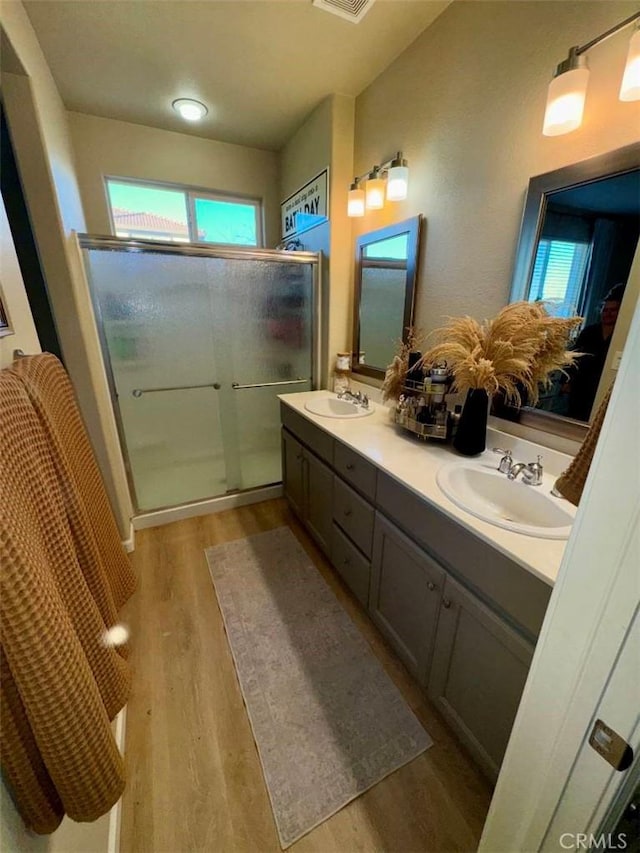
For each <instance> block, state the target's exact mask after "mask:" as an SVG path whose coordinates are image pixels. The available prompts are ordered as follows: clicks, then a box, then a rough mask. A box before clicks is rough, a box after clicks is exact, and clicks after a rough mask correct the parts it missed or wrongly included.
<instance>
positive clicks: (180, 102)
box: [171, 98, 209, 121]
mask: <svg viewBox="0 0 640 853" xmlns="http://www.w3.org/2000/svg"><path fill="white" fill-rule="evenodd" d="M171 106H172V107H173V108H174V110H175V111H176V112H177V113H178V115H180V116H182V118H183V119H186V121H200V119H201V118H204V117H205V116H206V114H207V113H208V112H209V110H208V109H207V108H206V107H205V105H204V104H201V103H200V101H194V100H193V99H192V98H178V99H177V100H175V101H173V103H172V104H171Z"/></svg>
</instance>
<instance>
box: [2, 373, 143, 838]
mask: <svg viewBox="0 0 640 853" xmlns="http://www.w3.org/2000/svg"><path fill="white" fill-rule="evenodd" d="M31 358H33V359H34V360H36V359H37V360H39V361H40V362H41V363H40V365H37V364H32V365H31V371H28V377H27V381H26V382H25V381H24V377H23V376H21V375H20V371H16V370H15V369H11V368H7V369H5V370H2V371H0V414H1V417H0V458H1V459H2V465H1V466H0V556H1V557H2V575H1V581H2V590H1V595H0V616H1V623H0V636H1V639H2V653H1V656H0V669H1V676H2V690H1V691H0V692H1V699H2V708H1V711H2V714H1V717H0V733H1V737H2V763H3V769H4V772H5V775H6V779H7V782H8V784H9V787H10V790H11V793H12V795H13V797H14V800H15V802H16V806H17V807H18V810H19V812H20V814H21V816H22V818H23V820H24V821H25V823H26V824H27V826H29V827H30V828H32V829H33V830H35V831H36V832H38V833H50V832H52V831H53V830H54V829H55V828H56V827H57V826H58V824H59V823H60V821H61V819H62V816H63V814H64V812H66V813H67V814H68V815H69V816H70V817H71V818H73V819H74V820H79V821H90V820H95V819H96V818H97V817H99V816H100V815H102V814H104V813H105V812H106V811H108V810H109V809H110V808H111V806H112V805H113V804H114V803H115V802H116V801H117V799H118V798H119V797H120V796H121V794H122V790H123V788H124V767H123V762H122V757H121V756H120V754H119V752H118V749H117V747H116V744H115V741H114V738H113V735H112V732H111V727H110V724H109V721H110V719H112V718H113V717H114V716H115V714H116V713H117V712H118V711H119V710H120V708H121V707H122V706H123V705H124V704H125V702H126V700H127V697H128V692H129V686H130V674H129V668H128V665H127V663H126V661H125V660H124V659H123V657H122V656H121V655H120V654H119V653H118V652H117V651H116V650H115V649H113V648H112V647H108V646H106V645H105V644H104V642H103V636H104V632H105V630H106V628H108V627H110V626H111V625H112V624H113V621H114V614H115V611H116V609H117V608H118V607H119V606H120V604H122V602H123V600H124V598H126V597H127V595H128V594H129V593H130V591H131V589H132V588H133V584H134V580H133V575H132V573H131V569H130V568H129V567H128V564H127V565H126V571H125V566H124V563H123V562H122V559H123V558H122V557H121V556H117V555H118V554H121V552H122V547H121V545H120V541H119V537H117V530H116V529H115V522H114V521H113V519H112V518H111V522H109V521H106V522H105V521H104V519H103V518H102V515H101V513H102V511H103V509H104V501H106V496H104V495H103V497H104V501H103V500H102V498H101V497H100V494H99V491H100V490H99V489H96V486H95V483H93V474H94V473H95V471H97V468H95V471H94V469H93V468H92V464H93V466H95V460H94V459H93V456H92V454H91V451H90V446H89V445H88V440H87V438H86V435H85V434H84V429H83V428H82V424H81V421H80V420H79V415H78V414H77V410H76V408H75V401H74V400H73V395H72V392H71V397H69V389H70V385H69V389H66V388H65V387H64V385H65V380H66V382H68V379H66V374H64V377H63V379H60V377H58V381H57V384H56V382H54V381H51V382H49V381H48V380H47V376H48V377H49V379H50V380H51V379H52V378H53V379H55V378H56V373H58V367H57V365H58V364H59V363H58V362H57V360H55V359H54V357H53V356H41V357H40V356H37V357H36V356H34V357H29V359H25V361H27V360H31ZM51 359H54V361H53V362H51ZM22 361H23V360H22V359H21V360H20V363H22ZM43 362H44V365H45V366H44V368H42V363H43ZM41 369H42V374H41V373H40V370H41ZM59 370H60V371H62V372H63V373H64V370H63V368H62V367H61V366H60V368H59ZM40 383H41V384H40ZM28 388H29V390H30V393H28V390H27V389H28ZM47 391H51V392H54V393H59V394H60V400H59V402H58V404H57V405H58V408H57V409H56V404H54V405H53V407H52V408H49V404H50V403H51V402H52V401H51V400H49V399H47V396H48V393H47ZM34 400H36V401H37V402H36V403H35V404H34ZM45 409H46V411H45ZM65 409H66V410H67V411H70V412H71V424H72V425H71V426H69V423H66V424H65V422H64V421H63V420H60V421H58V418H61V417H62V413H63V410H65ZM75 418H77V419H78V420H77V422H75ZM78 428H79V429H80V430H81V433H82V437H80V438H78V436H74V431H75V430H76V429H78ZM69 433H70V435H69ZM58 440H59V441H60V442H61V443H60V444H57V441H58ZM74 441H75V444H74ZM84 442H86V447H87V448H88V450H89V454H90V456H91V460H88V458H85V456H84V455H83V454H84V451H85V450H86V448H84ZM69 445H70V446H71V447H72V448H74V449H73V450H71V451H69V450H68V447H69ZM65 448H66V449H65ZM83 448H84V449H83ZM91 463H92V464H91ZM84 466H86V467H87V470H88V472H89V473H88V474H87V473H86V472H84V473H83V470H84ZM98 477H99V474H98ZM72 487H77V489H78V494H77V495H74V494H72V491H71V490H72ZM92 488H93V489H94V490H95V491H92ZM83 489H84V496H85V497H86V496H87V495H88V496H89V497H90V498H91V497H92V498H93V499H94V500H95V505H94V506H91V507H90V506H83V505H82V497H83V495H82V491H83ZM102 491H104V490H103V489H102ZM106 506H107V508H108V504H106ZM101 524H102V529H101V528H100V525H101ZM114 530H115V531H116V537H117V542H116V543H115V544H116V545H117V547H116V548H114V549H112V553H111V554H110V552H109V550H108V547H107V543H108V540H109V536H110V535H111V534H112V533H113V531H114ZM109 531H111V533H109ZM112 544H113V543H112ZM113 555H116V556H113ZM124 561H126V555H124ZM101 566H103V567H104V569H105V572H106V575H107V577H106V578H103V579H102V582H101V583H100V582H99V572H100V568H101Z"/></svg>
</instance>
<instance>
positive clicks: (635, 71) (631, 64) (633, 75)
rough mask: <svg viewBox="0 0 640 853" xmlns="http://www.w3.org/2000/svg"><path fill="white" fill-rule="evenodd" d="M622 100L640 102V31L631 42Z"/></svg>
mask: <svg viewBox="0 0 640 853" xmlns="http://www.w3.org/2000/svg"><path fill="white" fill-rule="evenodd" d="M620 100H621V101H638V100H640V29H638V30H636V31H635V33H634V34H633V35H632V36H631V41H630V42H629V53H628V54H627V64H626V65H625V68H624V75H623V77H622V85H621V86H620Z"/></svg>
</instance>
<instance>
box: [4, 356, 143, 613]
mask: <svg viewBox="0 0 640 853" xmlns="http://www.w3.org/2000/svg"><path fill="white" fill-rule="evenodd" d="M11 370H12V371H13V372H14V373H15V374H16V376H18V377H19V378H20V380H21V381H22V383H23V385H24V387H25V389H26V391H27V394H28V395H29V399H30V400H31V403H32V405H33V407H34V409H35V410H36V412H37V414H38V417H39V419H40V421H41V423H42V427H43V429H44V432H45V434H46V436H47V439H48V440H49V442H50V444H51V447H52V451H53V457H54V463H55V466H56V470H57V473H58V479H59V482H60V483H61V486H62V491H63V495H64V498H65V506H66V509H67V512H68V514H69V522H70V524H71V528H72V532H73V535H74V539H75V544H76V550H77V551H78V558H79V560H80V563H81V565H82V568H83V571H84V572H85V577H86V579H87V583H88V585H89V588H90V589H91V593H92V595H93V597H94V598H95V600H96V603H97V604H98V607H99V608H100V612H101V613H102V615H103V618H104V619H105V622H106V623H107V624H109V625H111V624H113V622H114V621H115V619H116V614H117V611H118V610H119V609H120V607H122V605H123V604H124V602H125V601H126V600H127V599H128V598H129V596H130V595H131V593H132V592H133V591H134V589H135V586H136V580H135V575H134V573H133V571H132V569H131V565H130V563H129V558H128V557H127V555H126V553H125V551H124V549H123V547H122V543H121V541H120V534H119V532H118V528H117V525H116V522H115V519H114V517H113V512H112V510H111V505H110V504H109V499H108V497H107V493H106V491H105V488H104V482H103V480H102V475H101V474H100V469H99V468H98V464H97V462H96V459H95V456H94V453H93V449H92V447H91V444H90V443H89V438H88V436H87V433H86V430H85V427H84V423H83V421H82V418H81V416H80V412H79V410H78V406H77V404H76V398H75V394H74V391H73V386H72V385H71V382H70V380H69V377H68V375H67V373H66V371H65V369H64V367H63V366H62V365H61V364H60V362H59V361H58V359H57V358H56V357H55V356H54V355H51V354H50V353H42V355H31V356H26V357H24V358H20V359H18V360H17V361H16V362H15V363H14V365H13V367H12V368H11Z"/></svg>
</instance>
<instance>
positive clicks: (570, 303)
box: [529, 238, 591, 317]
mask: <svg viewBox="0 0 640 853" xmlns="http://www.w3.org/2000/svg"><path fill="white" fill-rule="evenodd" d="M590 255H591V244H590V243H585V242H572V241H568V240H549V239H546V238H542V239H541V240H540V242H539V243H538V251H537V252H536V260H535V264H534V267H533V276H532V278H531V287H530V288H529V302H535V301H537V300H539V299H541V300H544V301H545V302H547V303H548V305H549V311H550V313H551V314H553V315H554V316H556V317H573V316H574V315H575V314H578V313H579V311H580V306H581V303H582V299H583V290H584V283H585V278H586V273H587V268H588V265H589V258H590Z"/></svg>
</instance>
